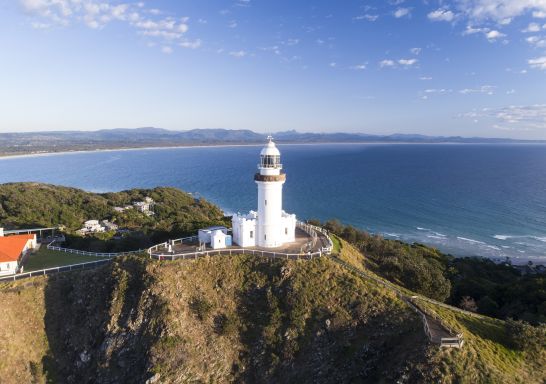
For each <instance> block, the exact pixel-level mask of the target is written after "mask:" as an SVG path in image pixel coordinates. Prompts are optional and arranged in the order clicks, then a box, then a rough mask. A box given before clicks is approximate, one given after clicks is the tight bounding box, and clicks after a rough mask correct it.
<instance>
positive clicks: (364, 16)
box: [353, 14, 379, 21]
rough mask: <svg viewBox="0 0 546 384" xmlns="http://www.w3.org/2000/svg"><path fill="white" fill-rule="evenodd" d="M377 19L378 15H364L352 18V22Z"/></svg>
mask: <svg viewBox="0 0 546 384" xmlns="http://www.w3.org/2000/svg"><path fill="white" fill-rule="evenodd" d="M377 19H379V15H370V14H365V15H358V16H355V17H353V20H366V21H376V20H377Z"/></svg>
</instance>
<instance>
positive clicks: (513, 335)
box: [506, 319, 546, 352]
mask: <svg viewBox="0 0 546 384" xmlns="http://www.w3.org/2000/svg"><path fill="white" fill-rule="evenodd" d="M506 333H507V334H508V337H509V338H510V340H511V342H512V344H513V345H514V347H516V348H518V349H520V350H522V351H528V352H537V351H539V350H541V349H544V348H546V325H545V324H541V325H539V326H537V327H533V326H532V325H531V324H529V323H526V322H525V321H521V320H518V321H516V320H512V319H508V320H506Z"/></svg>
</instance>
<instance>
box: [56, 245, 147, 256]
mask: <svg viewBox="0 0 546 384" xmlns="http://www.w3.org/2000/svg"><path fill="white" fill-rule="evenodd" d="M54 243H55V241H53V242H51V243H49V244H48V245H47V247H46V248H47V249H49V250H50V251H58V252H65V253H72V254H75V255H82V256H93V257H108V258H112V257H119V256H127V255H134V254H135V253H143V252H146V251H147V250H146V249H138V250H136V251H127V252H90V251H81V250H79V249H71V248H63V247H57V246H54V245H53V244H54Z"/></svg>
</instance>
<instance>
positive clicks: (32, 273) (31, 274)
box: [0, 259, 112, 281]
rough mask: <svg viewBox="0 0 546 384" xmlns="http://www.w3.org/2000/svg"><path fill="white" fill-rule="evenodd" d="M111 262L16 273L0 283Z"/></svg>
mask: <svg viewBox="0 0 546 384" xmlns="http://www.w3.org/2000/svg"><path fill="white" fill-rule="evenodd" d="M111 261H112V260H111V259H104V260H97V261H89V262H87V263H78V264H70V265H63V266H61V267H52V268H45V269H39V270H36V271H30V272H24V273H17V274H15V275H9V276H2V277H0V281H16V280H21V279H26V278H29V277H36V276H46V275H52V274H54V273H59V272H68V271H74V270H81V269H89V268H95V267H98V266H100V265H103V264H106V263H109V262H111Z"/></svg>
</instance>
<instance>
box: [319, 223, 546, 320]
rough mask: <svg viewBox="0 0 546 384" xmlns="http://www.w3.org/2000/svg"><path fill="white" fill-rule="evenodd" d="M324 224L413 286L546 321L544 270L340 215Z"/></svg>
mask: <svg viewBox="0 0 546 384" xmlns="http://www.w3.org/2000/svg"><path fill="white" fill-rule="evenodd" d="M314 222H315V223H317V222H316V221H314ZM317 224H318V223H317ZM324 226H325V227H326V228H327V229H329V230H330V231H332V232H333V233H335V234H337V235H338V236H340V237H341V238H343V239H345V240H346V241H348V242H350V243H351V244H353V245H355V246H356V247H357V248H358V250H359V251H361V252H362V253H363V254H364V255H365V256H366V258H365V259H364V260H365V261H364V263H365V266H366V267H367V268H369V269H371V270H372V271H374V272H376V273H378V274H379V275H381V276H383V277H385V278H387V279H389V280H390V281H393V282H395V283H397V284H400V285H402V286H404V287H406V288H408V289H411V290H413V291H415V292H418V293H421V294H423V295H425V296H428V297H431V298H433V299H436V300H440V301H445V302H447V303H450V304H452V305H456V306H460V307H462V308H464V309H467V310H471V311H476V312H478V313H482V314H485V315H488V316H494V317H498V318H502V319H508V318H512V319H519V320H525V321H527V322H530V323H533V324H538V323H546V275H544V274H540V273H536V274H533V273H529V274H522V273H521V272H520V271H519V270H518V269H516V268H514V267H513V266H511V265H509V264H506V263H501V264H497V263H494V262H493V261H491V260H488V259H484V258H477V257H476V258H472V257H466V258H454V257H452V256H450V255H445V254H443V253H441V252H440V251H438V250H437V249H434V248H430V247H427V246H424V245H422V244H417V243H414V244H406V243H403V242H401V241H397V240H388V239H384V238H382V237H381V236H376V235H370V234H368V233H366V232H364V231H360V230H358V229H356V228H354V227H352V226H344V225H342V224H341V223H339V222H338V221H336V220H331V221H328V222H326V223H324Z"/></svg>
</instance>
